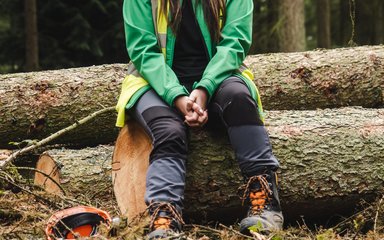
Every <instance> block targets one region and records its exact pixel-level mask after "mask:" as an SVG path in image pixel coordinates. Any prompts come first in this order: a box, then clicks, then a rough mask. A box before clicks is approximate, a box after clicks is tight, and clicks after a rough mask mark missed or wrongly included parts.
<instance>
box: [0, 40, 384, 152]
mask: <svg viewBox="0 0 384 240" xmlns="http://www.w3.org/2000/svg"><path fill="white" fill-rule="evenodd" d="M245 62H246V64H248V65H249V66H250V68H251V69H252V70H253V72H254V75H255V83H256V85H258V87H259V90H260V93H261V99H262V101H263V105H264V108H265V109H267V110H268V109H274V110H278V109H316V108H331V107H341V106H355V105H359V106H364V107H383V106H384V103H383V98H384V91H383V89H384V47H383V46H371V47H367V46H365V47H357V48H344V49H333V50H322V51H309V52H304V53H278V54H263V55H252V56H249V57H247V59H246V61H245ZM125 71H126V65H124V64H114V65H102V66H94V67H85V68H74V69H64V70H56V71H45V72H33V73H18V74H4V75H0V95H1V96H2V97H1V98H0V116H1V118H0V136H1V137H0V147H3V148H7V147H8V148H9V146H8V143H9V142H11V141H21V140H24V139H40V138H43V137H46V136H48V135H49V134H52V133H54V132H56V131H58V130H60V129H62V128H64V127H67V126H69V125H70V124H73V123H74V122H75V121H76V120H79V119H81V118H83V117H85V116H87V115H89V114H91V113H93V112H95V111H97V110H99V109H102V108H104V106H105V107H108V106H114V105H115V104H116V102H117V98H118V95H119V91H120V85H121V81H122V79H123V78H124V76H125ZM115 119H116V115H115V113H114V112H110V113H106V114H103V115H101V116H99V117H98V118H97V119H95V120H94V121H92V122H91V123H89V124H85V125H82V126H80V127H78V128H77V129H76V133H68V134H67V135H65V136H63V137H62V138H61V139H60V141H57V142H61V143H73V144H76V145H88V146H90V145H96V144H99V143H110V142H112V141H114V140H115V139H116V136H117V128H115V127H114V123H115Z"/></svg>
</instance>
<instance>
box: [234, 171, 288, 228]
mask: <svg viewBox="0 0 384 240" xmlns="http://www.w3.org/2000/svg"><path fill="white" fill-rule="evenodd" d="M243 190H244V194H243V197H242V200H243V204H244V201H248V203H249V210H248V213H247V217H245V218H244V219H243V220H241V222H240V232H241V233H243V234H246V235H250V230H252V231H255V232H260V233H264V234H269V233H270V232H271V231H276V230H281V229H282V228H283V221H284V218H283V214H282V212H281V208H280V201H279V196H278V193H277V177H276V173H275V172H273V171H271V170H268V171H267V172H266V173H265V174H262V175H257V176H253V177H251V178H249V179H248V182H247V184H245V185H244V186H243Z"/></svg>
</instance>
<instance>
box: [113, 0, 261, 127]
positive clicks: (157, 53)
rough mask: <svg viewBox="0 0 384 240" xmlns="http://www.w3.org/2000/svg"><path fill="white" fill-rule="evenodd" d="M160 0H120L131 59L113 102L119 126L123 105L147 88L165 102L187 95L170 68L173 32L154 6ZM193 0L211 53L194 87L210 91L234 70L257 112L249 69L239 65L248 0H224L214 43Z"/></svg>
mask: <svg viewBox="0 0 384 240" xmlns="http://www.w3.org/2000/svg"><path fill="white" fill-rule="evenodd" d="M159 1H160V0H125V1H124V4H123V16H124V27H125V37H126V47H127V50H128V54H129V56H130V58H131V63H130V64H129V67H128V75H127V77H126V78H125V79H124V81H123V84H122V91H121V94H120V97H119V101H118V104H117V106H116V109H117V111H118V119H117V122H116V125H117V126H119V127H122V126H123V125H124V122H125V109H126V108H127V109H129V108H130V107H132V106H133V105H134V103H135V102H136V100H137V99H138V98H139V97H140V96H141V95H142V94H143V93H144V92H145V91H147V90H148V89H150V88H153V89H154V90H155V91H156V93H157V94H158V95H159V96H160V97H161V98H162V99H163V100H164V101H165V102H166V103H167V104H169V105H170V106H172V105H173V101H174V100H175V98H176V97H178V96H180V95H189V92H188V91H187V90H186V89H185V88H184V87H183V86H182V85H181V84H180V83H179V80H178V79H177V77H176V75H175V73H174V72H173V70H172V69H171V67H172V62H173V53H174V52H173V51H174V46H175V39H176V38H175V36H174V34H173V33H172V30H171V29H170V27H168V26H167V21H166V20H165V19H166V17H167V16H162V15H161V14H160V12H159V9H158V7H157V6H158V5H160V4H159ZM182 1H183V0H180V2H182ZM192 1H193V8H194V11H195V15H196V19H197V22H198V24H199V26H200V29H201V32H202V35H203V38H204V41H205V44H206V47H207V50H208V55H209V58H210V61H209V63H208V65H207V67H206V69H205V71H204V73H203V76H202V79H201V80H200V81H198V82H196V83H195V84H194V88H197V87H202V88H205V89H206V90H207V92H208V94H209V97H211V96H212V95H213V93H214V92H215V91H216V89H217V87H218V86H219V85H220V83H222V82H223V81H224V80H225V79H227V78H228V77H230V76H232V75H238V76H240V77H241V78H242V79H243V80H244V81H245V83H246V84H247V86H248V87H249V89H250V91H251V94H252V96H253V97H254V98H255V100H256V101H257V103H258V105H259V110H260V112H261V113H262V106H261V101H260V97H259V94H258V91H257V88H256V86H255V84H254V83H253V81H252V80H253V75H252V73H251V71H249V70H248V69H247V68H246V67H245V66H243V65H242V63H243V61H244V59H245V57H246V54H247V52H248V50H249V48H250V45H251V41H252V12H253V1H252V0H227V1H226V18H225V23H224V25H223V26H222V28H221V29H222V30H221V35H222V39H221V41H220V42H219V43H218V44H216V43H214V42H213V41H212V40H211V36H210V33H209V30H208V27H207V25H206V24H205V21H204V13H203V9H202V6H201V4H196V1H194V0H192Z"/></svg>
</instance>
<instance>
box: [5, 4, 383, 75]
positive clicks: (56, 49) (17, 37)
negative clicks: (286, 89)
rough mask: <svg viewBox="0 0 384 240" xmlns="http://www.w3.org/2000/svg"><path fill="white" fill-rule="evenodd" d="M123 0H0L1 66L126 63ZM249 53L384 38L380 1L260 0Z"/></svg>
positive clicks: (365, 42) (363, 42) (378, 41)
mask: <svg viewBox="0 0 384 240" xmlns="http://www.w3.org/2000/svg"><path fill="white" fill-rule="evenodd" d="M122 2H123V0H82V1H78V0H0V73H13V72H26V71H36V70H48V69H61V68H70V67H81V66H90V65H100V64H106V63H125V62H128V61H129V57H128V56H127V53H126V49H125V40H124V27H123V19H122V11H121V6H122ZM253 35H254V37H253V38H254V40H253V45H252V47H251V50H250V52H249V54H258V53H272V52H294V51H304V50H312V49H316V48H338V47H347V46H355V45H377V44H383V43H384V1H382V0H254V31H253Z"/></svg>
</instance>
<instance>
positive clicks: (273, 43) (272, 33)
mask: <svg viewBox="0 0 384 240" xmlns="http://www.w3.org/2000/svg"><path fill="white" fill-rule="evenodd" d="M267 4H268V12H267V14H268V15H267V20H268V21H267V23H268V29H269V33H268V44H267V45H268V51H267V52H270V53H272V52H279V37H278V31H277V29H278V28H280V27H281V21H279V13H278V12H279V11H278V9H279V0H270V1H267Z"/></svg>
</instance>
